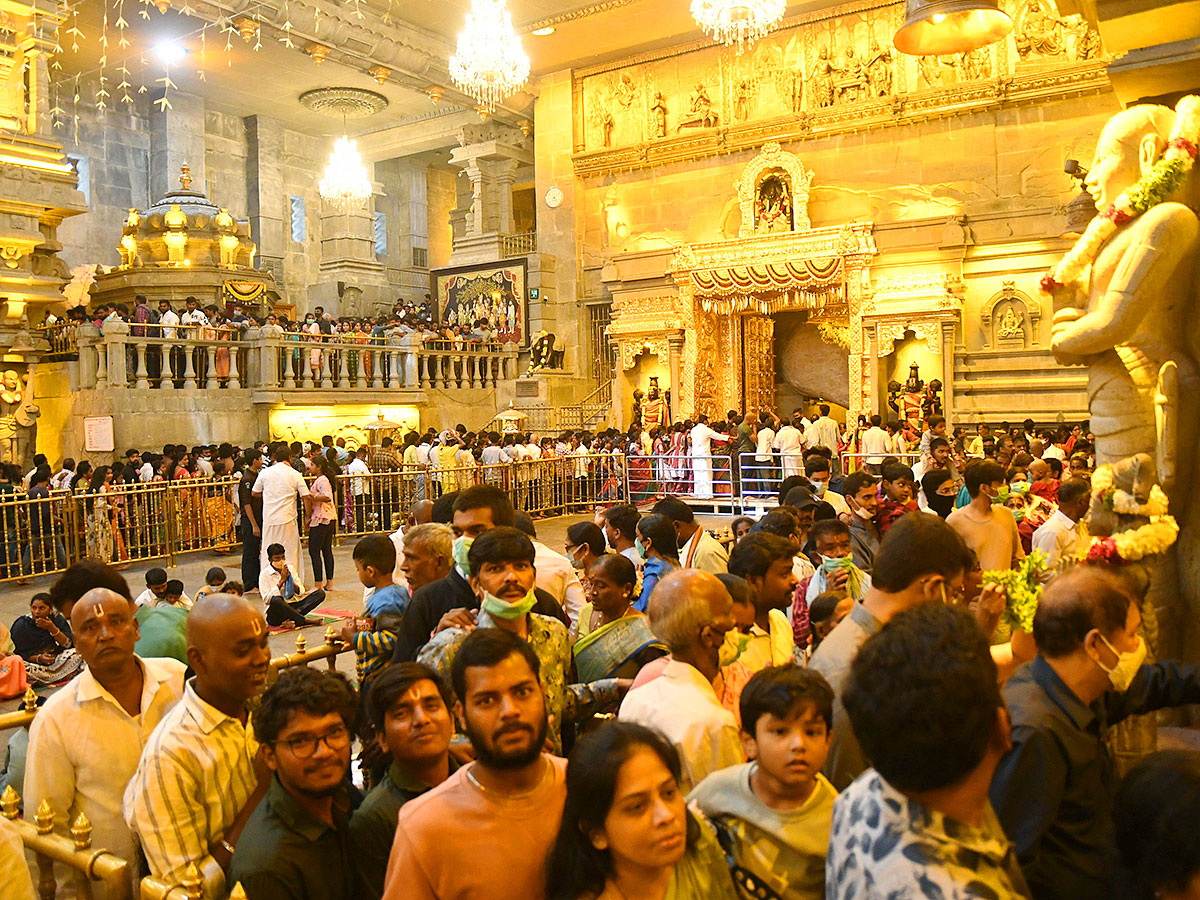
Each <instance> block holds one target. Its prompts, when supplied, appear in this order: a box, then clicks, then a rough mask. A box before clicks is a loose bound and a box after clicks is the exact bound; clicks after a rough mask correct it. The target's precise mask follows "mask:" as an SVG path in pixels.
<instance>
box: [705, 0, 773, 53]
mask: <svg viewBox="0 0 1200 900" xmlns="http://www.w3.org/2000/svg"><path fill="white" fill-rule="evenodd" d="M786 10H787V0H692V18H693V19H695V20H696V24H697V25H699V26H700V27H701V28H702V29H703V30H704V33H705V34H707V35H708V36H709V37H711V38H713V40H717V41H720V42H721V43H722V44H725V45H729V44H737V52H738V53H741V52H742V47H743V45H745V44H748V43H752V42H754V41H756V40H758V39H759V38H760V37H762V36H763V35H765V34H767V33H768V32H770V31H772V30H774V28H775V27H776V26H777V25H778V24H779V23H780V21H781V20H782V19H783V14H784V12H785V11H786Z"/></svg>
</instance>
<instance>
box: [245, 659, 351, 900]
mask: <svg viewBox="0 0 1200 900" xmlns="http://www.w3.org/2000/svg"><path fill="white" fill-rule="evenodd" d="M356 705H357V700H356V698H355V695H354V690H353V689H352V688H351V687H350V683H349V682H348V681H346V676H344V675H342V673H340V672H321V671H320V670H318V669H311V668H308V667H307V666H298V667H296V668H294V669H288V670H287V671H285V672H284V673H283V674H282V675H280V676H279V680H278V681H276V682H275V683H274V684H273V685H271V687H270V688H269V689H268V690H267V692H266V693H265V694H263V697H262V703H261V704H260V705H259V707H258V709H257V710H256V711H255V713H254V732H255V735H256V736H257V737H258V739H259V740H260V741H261V742H262V747H263V759H264V762H266V764H267V768H269V769H270V770H271V771H272V772H274V773H275V776H274V778H272V779H271V786H270V787H269V788H268V789H267V795H266V797H264V798H263V801H262V803H260V804H259V806H258V808H257V809H256V810H254V813H253V814H252V815H251V816H250V820H249V821H248V822H247V823H246V827H245V829H244V830H243V831H242V838H241V840H240V841H238V849H237V852H236V853H235V854H234V856H233V866H232V868H231V870H230V883H232V884H238V883H240V884H241V885H242V887H243V888H244V889H245V891H246V895H247V896H249V897H254V900H305V898H309V897H311V898H313V900H317V898H320V900H353V898H355V897H357V896H358V892H357V885H356V883H355V864H354V858H353V856H352V854H351V850H350V825H349V820H350V812H351V811H352V809H353V808H354V807H356V806H358V801H359V800H360V799H361V798H360V797H359V795H358V791H357V790H355V789H354V788H353V787H352V786H351V785H350V784H349V782H347V780H346V771H347V770H348V769H349V768H350V742H351V740H352V739H353V737H354V736H353V734H352V733H351V726H352V725H353V723H354V716H355V711H356Z"/></svg>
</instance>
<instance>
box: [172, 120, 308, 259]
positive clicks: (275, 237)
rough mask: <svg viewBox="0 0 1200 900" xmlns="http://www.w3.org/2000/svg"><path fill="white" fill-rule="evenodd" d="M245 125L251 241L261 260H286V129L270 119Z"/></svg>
mask: <svg viewBox="0 0 1200 900" xmlns="http://www.w3.org/2000/svg"><path fill="white" fill-rule="evenodd" d="M245 123H246V205H247V210H246V212H247V215H248V216H249V217H250V239H251V240H253V241H254V243H255V244H257V245H258V255H259V256H270V257H274V258H277V259H282V258H283V255H284V252H285V251H286V250H287V246H288V245H287V241H288V237H289V236H288V234H287V232H286V229H287V220H288V210H286V209H285V208H284V204H285V202H286V200H287V197H286V192H285V191H284V187H283V125H282V123H280V122H279V121H278V120H277V119H272V118H270V117H268V116H247V117H246V119H245ZM194 170H195V167H193V171H194Z"/></svg>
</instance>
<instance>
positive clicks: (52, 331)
mask: <svg viewBox="0 0 1200 900" xmlns="http://www.w3.org/2000/svg"><path fill="white" fill-rule="evenodd" d="M37 330H38V334H40V335H41V336H42V337H43V338H45V339H46V343H48V344H49V345H50V352H49V353H48V354H46V355H45V356H44V357H42V359H44V360H45V361H46V362H59V361H63V360H68V359H78V358H79V343H78V334H79V324H78V323H77V322H66V321H63V322H55V323H54V324H52V325H39V326H38V328H37Z"/></svg>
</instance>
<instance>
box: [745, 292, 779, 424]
mask: <svg viewBox="0 0 1200 900" xmlns="http://www.w3.org/2000/svg"><path fill="white" fill-rule="evenodd" d="M742 373H743V374H742V378H743V384H744V388H743V393H744V401H745V405H744V406H743V407H741V408H743V409H745V410H747V411H750V410H753V411H754V412H755V413H758V412H761V411H762V410H765V409H774V408H775V320H774V319H773V318H771V317H769V316H743V317H742Z"/></svg>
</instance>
